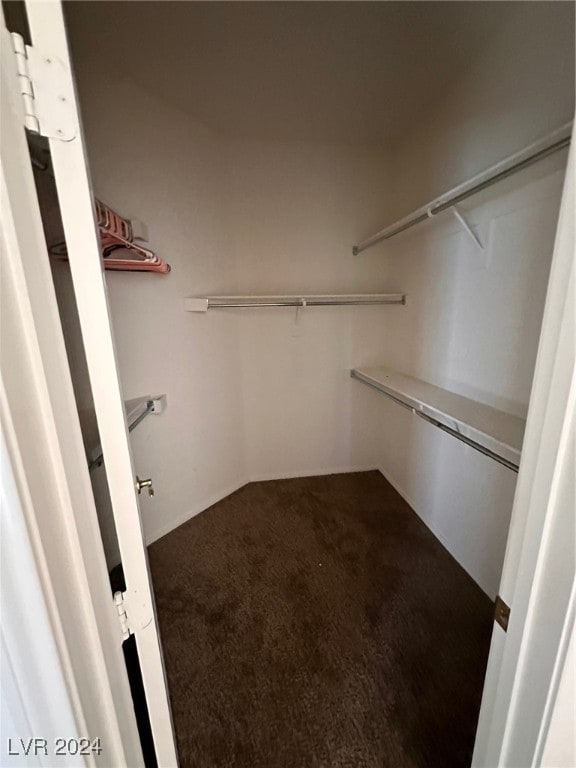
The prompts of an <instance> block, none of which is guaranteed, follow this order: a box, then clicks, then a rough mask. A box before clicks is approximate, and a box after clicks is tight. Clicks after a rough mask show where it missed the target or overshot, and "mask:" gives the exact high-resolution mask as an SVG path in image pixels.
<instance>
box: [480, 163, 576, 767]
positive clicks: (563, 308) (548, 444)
mask: <svg viewBox="0 0 576 768" xmlns="http://www.w3.org/2000/svg"><path fill="white" fill-rule="evenodd" d="M574 176H575V157H574V148H572V149H571V151H570V155H569V159H568V168H567V173H566V181H565V187H564V194H563V197H562V205H561V209H560V218H559V223H558V233H557V237H556V243H555V248H554V257H553V261H552V269H551V273H550V281H549V285H548V294H547V298H546V305H545V310H544V319H543V323H542V331H541V336H540V344H539V349H538V356H537V360H536V368H535V373H534V381H533V385H532V394H531V398H530V406H529V410H528V420H527V425H526V436H525V439H524V445H523V449H522V459H521V463H520V472H519V475H518V483H517V486H516V494H515V498H514V507H513V511H512V522H511V525H510V535H509V538H508V545H507V549H506V557H505V562H504V570H503V574H502V582H501V586H500V595H501V597H502V598H503V600H504V601H505V602H506V603H507V604H508V605H509V606H510V608H511V614H510V621H509V625H508V632H507V633H504V632H503V630H502V629H500V627H498V626H497V625H496V626H495V628H494V631H493V638H492V647H491V650H490V658H489V662H488V669H487V675H486V682H485V686H484V695H483V700H482V708H481V712H480V721H479V724H478V732H477V737H476V745H475V750H474V758H473V766H474V767H475V768H480V767H481V766H482V767H484V766H488V767H489V768H493V766H500V765H502V766H505V765H506V766H507V765H522V766H532V765H537V764H538V762H537V761H538V760H539V756H538V743H539V734H540V733H541V727H542V723H543V722H544V720H545V716H546V711H547V710H548V708H549V707H550V695H552V693H551V689H552V688H553V685H554V669H555V667H556V666H557V664H558V657H559V654H560V653H561V652H562V632H563V624H564V619H565V614H566V611H567V610H568V601H569V599H570V597H569V596H570V592H571V589H572V585H573V582H574V557H575V552H574V548H575V545H576V542H575V540H574V539H575V537H574V524H575V521H574V480H573V472H574V444H573V443H574V419H575V414H574V407H575V406H574V397H575V393H574V387H575V386H576V381H575V346H576V339H575V317H576V309H575V290H576V289H575V282H574V281H575V279H576V278H575V259H574V253H575V244H574V210H575V208H574V206H575V201H574Z"/></svg>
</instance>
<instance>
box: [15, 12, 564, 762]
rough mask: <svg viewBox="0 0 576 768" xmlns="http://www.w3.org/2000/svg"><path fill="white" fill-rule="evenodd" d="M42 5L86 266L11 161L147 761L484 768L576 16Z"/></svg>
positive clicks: (57, 177) (48, 185)
mask: <svg viewBox="0 0 576 768" xmlns="http://www.w3.org/2000/svg"><path fill="white" fill-rule="evenodd" d="M63 8H64V19H65V23H66V30H67V39H68V42H69V46H70V57H71V58H70V61H71V67H72V70H73V75H74V78H75V84H76V93H77V99H78V105H79V111H80V117H81V128H80V126H79V127H78V130H79V131H80V130H82V131H83V136H84V145H85V150H86V163H87V168H88V169H89V174H90V179H91V190H92V192H91V194H92V195H93V200H94V203H93V205H94V208H93V210H94V217H95V219H94V221H95V225H93V226H92V227H91V228H90V226H88V227H87V229H89V230H90V237H92V238H93V241H92V242H93V244H94V243H97V247H98V249H99V253H100V258H101V264H96V263H95V262H96V261H97V259H95V261H94V260H93V261H92V262H91V261H90V259H89V258H88V256H87V253H88V251H84V256H83V257H78V258H77V259H75V257H73V251H74V248H77V246H78V244H79V242H80V240H79V238H81V236H82V232H83V231H85V230H86V226H84V225H83V224H81V219H82V216H83V215H84V214H80V213H78V211H79V210H80V206H81V205H82V204H83V203H82V201H83V199H84V198H83V197H82V195H78V194H76V193H75V192H74V189H75V186H74V184H75V182H73V181H72V176H71V175H70V176H69V177H67V175H66V174H67V173H68V172H69V170H67V169H71V168H72V167H73V165H72V164H73V163H76V162H78V163H79V162H80V159H79V158H80V156H78V157H77V158H76V159H75V160H74V161H72V160H67V159H65V157H64V154H65V153H66V151H70V150H69V148H68V150H67V149H66V147H65V144H66V141H65V140H64V141H62V142H60V148H59V149H60V150H61V152H62V154H61V155H59V154H58V151H59V149H58V148H57V149H55V148H54V144H55V142H56V141H57V140H58V137H57V136H56V137H54V136H52V138H50V139H46V138H45V136H41V135H35V134H34V132H33V131H32V132H29V147H30V155H31V158H32V164H33V166H34V179H35V184H36V189H37V190H38V196H39V199H40V205H41V209H42V217H43V223H44V230H45V233H46V240H47V244H48V250H49V253H50V268H51V274H52V278H53V281H54V287H55V292H56V297H57V300H58V306H59V310H60V318H61V322H62V327H63V333H64V338H65V341H66V351H67V355H68V361H69V365H70V369H71V373H72V381H73V385H74V394H75V398H76V404H77V408H78V413H79V418H80V423H81V426H82V437H83V440H84V448H85V452H86V463H87V465H88V468H89V476H90V482H91V487H92V491H93V494H94V499H95V504H96V509H97V513H98V520H99V526H100V533H101V537H102V542H103V548H104V553H105V559H106V567H107V570H108V572H109V574H110V582H111V598H112V594H113V593H114V594H115V595H116V598H115V599H116V601H117V607H118V613H119V614H120V616H121V617H126V616H127V617H128V619H127V620H125V626H124V629H125V634H126V641H125V645H124V650H125V656H126V660H127V664H128V667H129V670H130V682H131V689H132V696H133V698H134V703H135V710H136V713H137V721H138V731H139V736H140V743H141V746H142V750H143V754H144V758H145V763H146V765H147V766H154V765H160V766H162V765H167V764H168V763H167V762H166V759H167V758H164V757H162V754H166V753H162V751H161V748H160V746H159V743H160V742H159V741H158V740H157V739H156V738H155V733H156V728H157V727H159V726H157V723H159V722H163V723H164V727H166V728H168V729H171V728H172V727H173V732H174V734H175V745H176V751H177V755H178V760H179V764H180V765H181V766H182V768H188V767H190V768H192V767H193V768H231V767H232V766H234V768H433V767H436V766H438V767H440V766H442V767H444V766H445V767H448V766H449V767H450V768H464V767H466V766H470V765H472V761H473V754H474V765H476V766H481V765H485V764H486V763H485V762H482V760H483V756H482V754H481V751H480V750H481V749H482V748H483V747H482V745H481V744H480V741H478V740H477V727H478V722H479V714H480V708H481V702H482V696H483V689H484V686H485V675H486V668H487V663H488V656H489V652H490V644H491V639H492V637H493V633H494V632H495V631H496V630H495V627H496V628H497V630H498V632H504V631H505V629H506V622H507V619H508V614H509V608H510V606H509V605H507V604H506V600H505V599H504V598H503V597H502V595H501V591H500V584H501V578H502V572H503V564H504V558H505V553H506V547H507V541H508V536H509V528H510V521H511V516H512V513H513V507H514V495H515V489H516V485H517V480H518V477H519V474H518V472H519V468H520V472H522V446H523V438H524V434H525V425H526V417H527V413H528V405H529V400H530V396H531V389H532V382H533V373H534V369H535V365H536V359H537V353H538V345H539V339H540V333H541V326H542V319H543V314H544V306H545V302H546V296H547V287H548V280H549V274H550V268H551V263H552V257H553V253H554V247H555V237H556V230H557V225H558V217H559V211H560V207H561V200H562V193H563V188H564V183H565V171H566V165H567V159H568V155H569V151H570V141H571V133H572V121H573V117H574V5H573V4H572V3H568V2H483V1H476V2H435V1H433V2H425V3H424V2H385V1H384V2H140V1H139V0H136V1H135V2H66V3H64V6H63ZM4 9H5V15H6V19H7V24H8V26H9V28H10V30H11V31H12V32H16V33H17V34H19V35H20V39H21V41H22V45H23V46H24V48H25V46H26V43H27V42H28V37H27V36H28V35H29V33H30V30H31V34H32V38H33V37H34V27H36V29H39V23H38V21H37V20H36V21H34V20H33V19H32V18H31V19H29V21H30V30H28V27H27V25H26V24H25V23H24V20H25V15H24V12H23V11H22V8H21V7H20V5H19V4H18V3H11V2H8V3H4ZM38 34H41V32H38ZM25 55H26V52H24V54H22V56H25ZM29 58H30V56H29ZM32 63H33V62H32ZM63 119H64V118H63ZM57 130H61V128H58V129H57ZM64 130H65V129H64ZM64 138H66V137H64ZM49 142H50V143H49ZM62 147H64V148H63V149H62ZM70 173H71V171H70ZM67 179H68V181H67ZM90 179H89V178H88V177H86V184H88V183H89V181H90ZM86 188H88V187H86ZM74 205H77V206H78V209H77V210H73V208H74ZM84 222H86V219H84ZM83 226H84V229H82V227H83ZM94 247H96V246H94ZM102 268H103V275H104V277H103V280H104V283H105V290H106V294H107V300H108V308H109V317H110V322H111V328H112V333H113V341H114V349H115V358H114V355H113V354H112V351H113V348H112V346H110V348H109V349H108V347H106V350H107V351H102V350H104V347H105V345H106V343H107V342H106V338H107V337H106V334H107V333H108V331H107V327H104V326H105V324H106V323H107V320H104V321H103V320H102V318H105V317H106V309H105V301H104V298H103V299H102V302H103V303H102V302H101V303H100V304H98V301H100V300H99V299H97V298H94V297H93V296H92V297H91V296H90V293H91V285H95V284H96V282H97V281H98V279H99V278H98V274H97V273H98V271H99V270H101V269H102ZM92 270H95V271H92ZM91 274H92V275H94V277H93V278H90V277H89V275H91ZM90 280H92V283H91V282H90ZM98 295H99V294H98ZM94 296H96V294H94ZM102 297H104V293H102ZM90 302H92V303H93V304H94V307H93V314H90V312H91V311H92V309H87V307H88V305H89V304H90ZM96 305H97V306H96ZM90 306H92V304H90ZM99 313H100V314H99ZM99 318H100V319H99ZM102 323H104V325H102ZM100 345H101V346H100ZM96 348H99V349H100V352H98V353H96V352H95V351H94V350H95V349H96ZM98 354H101V355H102V356H101V357H100V358H99V357H98ZM114 359H115V362H114ZM113 365H117V371H118V378H117V380H116V379H114V382H112V379H111V378H110V375H109V373H108V371H110V370H112V368H111V367H110V368H109V367H108V366H113ZM118 382H119V384H118ZM118 398H120V399H118ZM120 402H121V403H122V404H123V409H124V415H122V414H121V413H120V411H119V410H118V403H120ZM123 419H124V423H121V422H122V421H123ZM113 422H114V423H113ZM119 423H120V424H121V426H120V427H117V426H114V425H117V424H119ZM120 428H121V429H122V430H124V429H126V430H127V434H129V450H124V448H122V446H121V444H120V443H121V441H119V440H115V438H114V437H113V434H116V433H114V429H120ZM118 434H119V433H118ZM126 445H128V442H127V443H126ZM119 446H120V447H119ZM130 457H131V458H130ZM130 461H131V464H130ZM130 466H131V469H130ZM126 467H127V468H128V469H127V470H126V471H125V469H124V468H126ZM121 472H124V475H126V476H128V475H129V477H128V481H127V483H128V484H127V486H125V485H123V482H124V481H123V480H122V478H121V476H120V475H121ZM134 483H135V486H136V491H135V492H134V491H133V490H132V491H131V489H133V487H134ZM126 487H127V488H128V491H127V492H126V493H127V494H128V495H126V493H125V491H124V490H123V489H125V488H126ZM128 492H130V493H131V494H132V495H131V496H130V493H128ZM123 494H124V495H123ZM136 502H137V505H136ZM130 505H133V510H135V512H134V514H133V515H132V517H129V512H128V511H127V510H128V509H129V508H131V507H130ZM138 520H139V521H140V522H139V523H138ZM140 530H141V532H140ZM141 537H142V538H141ZM142 542H143V544H142ZM146 550H147V552H146ZM146 557H147V558H148V564H147V563H146ZM147 565H148V567H149V575H150V583H151V590H152V592H153V595H154V600H155V606H156V608H155V610H156V616H157V626H158V631H159V640H160V645H159V646H158V641H157V640H156V641H154V640H152V641H150V643H151V644H150V645H149V646H146V647H145V645H144V641H142V644H139V643H140V640H139V635H138V631H136V630H133V629H132V628H131V626H130V620H131V617H133V616H136V615H140V614H137V612H138V611H139V610H140V608H139V607H136V605H137V602H138V599H139V596H141V595H143V594H144V592H142V589H141V588H140V586H138V588H137V589H136V587H135V584H136V583H138V584H140V582H139V581H138V579H141V578H144V577H145V574H146V567H147ZM133 574H137V575H133ZM143 574H144V576H143ZM146 578H147V576H146ZM146 583H147V582H146ZM146 588H148V587H146ZM124 595H126V603H125V604H123V602H122V601H123V596H124ZM504 597H505V596H504ZM142 600H143V601H144V602H145V598H144V597H142ZM150 610H151V611H153V608H150ZM144 613H145V612H144V609H142V614H141V615H142V617H143V616H144ZM152 615H153V614H150V616H152ZM150 621H152V619H150ZM146 626H147V624H146V621H145V620H144V618H142V620H141V627H144V628H145V627H146ZM154 642H156V645H154ZM158 648H160V649H161V650H160V651H159V650H158ZM150 649H152V650H150ZM154 649H155V650H154ZM149 654H152V655H154V654H158V659H159V661H158V664H159V666H158V667H157V669H159V670H160V671H161V669H162V660H163V665H164V670H165V675H166V680H167V691H168V701H169V707H170V709H169V710H168V704H167V703H165V704H164V705H162V696H163V695H164V694H163V693H162V692H161V690H160V688H158V689H156V688H154V686H155V685H158V686H160V685H161V684H160V683H159V682H156V683H153V682H151V681H152V680H153V679H155V680H157V681H158V680H161V674H159V675H158V676H157V677H156V678H153V675H150V674H149V673H148V672H147V671H146V664H147V661H146V659H147V658H148V655H149ZM154 690H158V696H155V695H154ZM485 698H486V694H485ZM488 705H489V703H488V704H486V703H485V704H484V705H483V706H488ZM162 706H164V707H165V709H164V710H162V709H161V707H162ZM170 712H171V723H172V725H170V714H169V713H170ZM162 713H163V714H162ZM166 723H168V725H166ZM170 732H171V731H170ZM478 738H479V737H478ZM475 741H476V749H475ZM483 743H484V742H482V744H483ZM479 744H480V746H479Z"/></svg>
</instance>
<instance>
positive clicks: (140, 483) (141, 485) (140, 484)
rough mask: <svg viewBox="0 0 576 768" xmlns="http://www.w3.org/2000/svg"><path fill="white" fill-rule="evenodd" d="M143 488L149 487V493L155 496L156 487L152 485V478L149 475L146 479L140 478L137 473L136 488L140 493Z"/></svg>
mask: <svg viewBox="0 0 576 768" xmlns="http://www.w3.org/2000/svg"><path fill="white" fill-rule="evenodd" d="M143 488H148V495H149V496H154V488H153V487H152V478H151V477H149V478H147V479H146V480H140V478H139V477H138V475H136V489H137V490H138V495H140V494H141V493H142V489H143Z"/></svg>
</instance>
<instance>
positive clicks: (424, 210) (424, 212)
mask: <svg viewBox="0 0 576 768" xmlns="http://www.w3.org/2000/svg"><path fill="white" fill-rule="evenodd" d="M572 127H573V126H572V122H569V123H565V124H564V125H562V126H561V127H560V128H558V129H557V130H555V131H553V132H552V133H550V134H548V135H547V136H545V137H544V138H542V139H539V140H538V141H535V142H533V143H532V144H529V145H528V146H527V147H524V148H523V149H521V150H519V151H518V152H515V153H514V154H513V155H509V156H508V157H505V158H504V159H503V160H500V162H498V163H496V164H495V165H492V166H491V167H490V168H487V169H486V170H485V171H482V172H481V173H478V174H477V175H476V176H474V177H473V178H471V179H468V180H467V181H464V182H462V183H461V184H459V185H458V186H457V187H453V188H452V189H451V190H449V191H448V192H445V193H444V194H443V195H440V196H439V197H436V198H434V200H431V201H430V202H429V203H427V204H426V205H423V206H422V207H420V208H418V209H417V210H415V211H412V213H410V214H408V216H404V218H402V219H398V221H395V222H394V223H393V224H389V225H388V226H387V227H385V228H384V229H381V230H380V231H379V232H376V234H375V235H372V236H371V237H369V238H367V239H366V240H364V241H363V242H361V243H359V244H358V245H355V246H354V247H353V248H352V253H353V255H354V256H356V255H357V254H359V253H362V251H365V250H366V249H367V248H370V247H371V246H373V245H376V243H379V242H381V241H382V240H388V239H390V238H391V237H394V236H395V235H398V234H400V232H404V231H405V230H407V229H409V228H410V227H413V226H414V225H415V224H420V223H421V222H423V221H426V220H427V219H429V218H432V217H433V216H436V215H437V214H439V213H442V211H446V210H449V209H450V210H452V211H453V213H455V215H456V217H457V218H458V220H459V221H460V223H461V224H462V226H463V227H464V228H465V229H466V231H467V232H468V234H469V235H470V236H471V237H472V238H473V239H474V240H475V241H476V243H477V244H478V245H479V246H480V248H482V246H481V245H480V243H479V242H478V239H477V237H476V235H475V234H474V232H473V231H472V230H471V228H470V226H469V224H468V223H467V222H466V220H465V219H464V217H463V216H462V214H461V213H460V211H459V210H458V209H457V207H456V206H457V205H458V203H461V202H462V201H463V200H466V199H467V198H469V197H472V195H475V194H476V193H478V192H481V191H482V190H483V189H486V188H487V187H490V186H492V184H496V183H497V182H499V181H502V180H503V179H506V178H507V177H508V176H511V175H512V174H514V173H518V171H521V170H523V169H524V168H528V166H530V165H532V164H533V163H537V162H538V161H539V160H543V159H544V158H545V157H548V156H549V155H551V154H553V153H554V152H558V151H559V150H561V149H565V148H566V147H568V146H569V145H570V141H571V135H572Z"/></svg>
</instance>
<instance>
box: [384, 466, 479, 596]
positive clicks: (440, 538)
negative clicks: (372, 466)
mask: <svg viewBox="0 0 576 768" xmlns="http://www.w3.org/2000/svg"><path fill="white" fill-rule="evenodd" d="M378 470H379V472H380V473H381V474H382V476H383V477H384V479H385V480H387V481H388V482H389V483H390V485H391V486H392V488H394V490H395V491H397V492H398V493H399V494H400V496H402V498H403V499H404V501H405V502H406V503H407V504H408V505H409V506H410V508H411V509H412V510H413V511H414V512H415V513H416V514H417V515H418V517H419V518H420V520H422V522H423V523H424V525H425V526H426V528H428V530H429V531H430V533H431V534H432V535H433V536H435V538H437V539H438V541H439V542H440V544H442V546H443V547H444V549H446V550H447V551H448V552H450V554H451V555H452V557H453V558H454V560H456V562H457V563H458V564H459V565H461V566H462V568H464V570H465V571H466V573H467V574H468V575H469V576H470V577H471V578H472V579H474V581H475V582H476V584H478V586H479V587H480V589H481V590H482V591H483V592H485V593H486V594H487V595H488V597H490V599H493V598H494V595H492V593H491V592H490V590H489V589H487V587H486V585H485V584H484V583H483V580H479V579H478V578H477V576H475V575H474V574H473V573H472V572H471V571H470V569H469V568H468V567H467V566H466V563H463V562H462V560H461V558H460V557H458V556H457V555H456V553H455V552H454V551H453V548H452V543H451V542H450V541H449V540H448V538H447V537H446V536H445V535H444V534H443V533H442V531H439V530H434V528H431V527H430V524H429V522H428V520H426V519H425V518H424V517H423V516H422V515H421V514H420V512H419V510H418V507H417V506H416V504H415V503H414V502H413V501H412V499H411V498H410V497H409V495H408V494H407V493H406V491H405V490H404V489H403V488H402V486H400V485H399V484H398V483H397V482H396V481H395V480H394V479H393V478H392V477H390V475H388V473H387V472H385V471H384V470H383V469H382V467H378Z"/></svg>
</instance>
